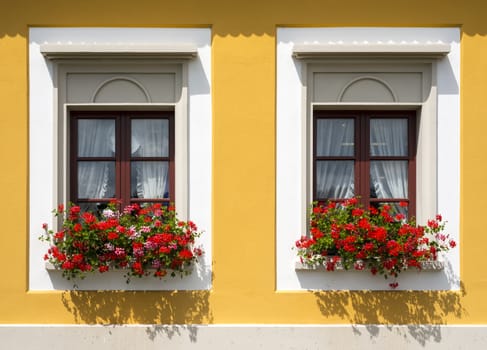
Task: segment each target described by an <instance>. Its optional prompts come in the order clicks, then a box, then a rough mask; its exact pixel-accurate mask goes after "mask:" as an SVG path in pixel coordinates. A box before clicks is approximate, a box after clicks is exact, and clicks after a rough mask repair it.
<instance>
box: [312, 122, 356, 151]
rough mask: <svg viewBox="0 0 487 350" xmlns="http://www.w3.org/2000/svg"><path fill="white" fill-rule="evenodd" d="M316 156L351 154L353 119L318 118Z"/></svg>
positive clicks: (352, 149)
mask: <svg viewBox="0 0 487 350" xmlns="http://www.w3.org/2000/svg"><path fill="white" fill-rule="evenodd" d="M316 155H317V156H325V157H326V156H353V155H354V120H353V119H318V120H317V122H316Z"/></svg>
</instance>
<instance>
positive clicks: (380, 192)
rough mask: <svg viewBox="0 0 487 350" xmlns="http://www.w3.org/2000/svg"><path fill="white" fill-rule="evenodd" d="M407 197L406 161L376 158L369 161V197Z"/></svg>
mask: <svg viewBox="0 0 487 350" xmlns="http://www.w3.org/2000/svg"><path fill="white" fill-rule="evenodd" d="M407 197H408V162H407V161H405V160H376V161H371V162H370V198H407Z"/></svg>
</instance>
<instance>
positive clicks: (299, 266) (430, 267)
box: [294, 256, 445, 272]
mask: <svg viewBox="0 0 487 350" xmlns="http://www.w3.org/2000/svg"><path fill="white" fill-rule="evenodd" d="M333 261H334V262H335V266H334V269H333V270H331V269H327V263H332V262H333ZM366 264H367V262H366V261H363V260H358V261H357V265H358V266H360V267H362V266H363V268H353V267H352V270H356V271H366V270H368V269H367V265H366ZM444 268H445V263H444V262H443V261H440V260H428V261H422V262H421V263H420V267H418V268H416V267H414V268H412V269H417V270H419V271H423V270H424V271H440V270H443V269H444ZM294 269H295V270H296V271H330V272H333V271H346V270H347V269H346V268H345V267H344V266H343V264H342V261H341V258H340V257H335V256H329V257H326V258H325V261H323V262H322V263H315V264H308V263H305V262H301V261H299V260H298V261H296V262H295V263H294Z"/></svg>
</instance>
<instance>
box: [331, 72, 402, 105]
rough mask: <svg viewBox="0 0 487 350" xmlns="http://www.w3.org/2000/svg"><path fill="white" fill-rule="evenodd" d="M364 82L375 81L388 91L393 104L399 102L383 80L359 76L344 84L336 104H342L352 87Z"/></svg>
mask: <svg viewBox="0 0 487 350" xmlns="http://www.w3.org/2000/svg"><path fill="white" fill-rule="evenodd" d="M364 80H372V81H375V82H377V83H379V84H380V85H382V86H384V87H385V88H386V90H387V91H389V93H390V94H391V96H392V100H393V102H399V99H398V98H397V95H396V93H395V92H394V90H393V89H392V87H391V86H390V85H389V84H388V83H387V82H386V81H385V80H382V79H380V78H377V77H374V76H372V75H366V76H361V77H358V78H354V79H352V80H350V81H349V82H348V83H347V84H345V86H344V87H343V89H342V91H340V94H339V95H338V102H343V101H342V100H343V96H344V95H345V93H346V92H347V91H348V90H349V89H350V88H351V87H352V86H353V85H355V84H356V83H358V82H359V81H364Z"/></svg>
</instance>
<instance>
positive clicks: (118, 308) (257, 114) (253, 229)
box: [0, 0, 487, 324]
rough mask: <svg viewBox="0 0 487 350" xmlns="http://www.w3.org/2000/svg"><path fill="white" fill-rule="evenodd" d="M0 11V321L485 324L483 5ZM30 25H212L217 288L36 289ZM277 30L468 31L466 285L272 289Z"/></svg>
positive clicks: (24, 5) (106, 5)
mask: <svg viewBox="0 0 487 350" xmlns="http://www.w3.org/2000/svg"><path fill="white" fill-rule="evenodd" d="M0 8H1V10H0V101H1V106H2V108H1V115H0V164H2V172H1V175H0V187H1V188H2V189H3V191H2V201H1V204H0V213H2V214H1V218H2V229H1V230H0V235H1V241H2V245H1V246H2V254H1V256H2V265H3V269H2V278H1V279H0V323H324V324H326V323H402V324H409V323H435V324H437V323H448V324H456V323H458V324H464V323H487V316H485V315H487V299H486V298H485V295H487V269H485V268H484V264H483V262H484V260H483V257H484V255H485V252H484V251H485V247H486V246H487V235H486V234H485V233H484V230H485V229H484V223H483V220H482V219H483V218H485V207H486V204H485V200H484V197H487V195H484V193H486V192H487V187H486V186H485V185H484V183H485V181H484V178H485V173H484V170H487V169H486V167H487V166H486V164H487V162H486V160H487V155H486V153H485V149H487V137H485V130H487V118H485V117H484V116H485V115H487V104H485V96H486V92H485V86H486V85H487V60H486V59H485V57H487V39H486V34H487V19H486V18H485V17H486V16H485V13H487V3H485V1H482V0H478V1H476V0H465V1H463V2H460V1H457V0H443V1H428V2H425V1H423V0H408V1H404V0H400V1H394V2H392V1H385V0H369V1H360V0H348V1H332V0H325V1H316V0H301V1H288V0H268V1H254V0H247V1H239V2H237V1H218V0H207V1H201V0H186V1H181V2H179V1H150V0H140V1H137V2H134V1H126V0H117V1H112V0H105V1H66V0H58V1H54V0H47V1H33V0H31V1H28V0H17V1H8V2H7V1H2V2H1V3H0ZM30 26H53V27H56V26H106V27H112V26H113V27H174V26H176V27H195V26H200V27H211V29H212V37H213V41H212V57H213V62H212V70H213V76H212V87H213V89H212V100H213V207H212V213H213V242H214V243H213V244H214V247H213V272H214V279H213V288H212V290H211V291H208V292H100V293H95V292H46V293H43V292H29V291H28V282H27V280H28V279H27V262H28V245H27V237H28V235H29V232H28V222H27V220H28V211H29V203H28V176H29V174H28V159H29V158H28V157H29V154H28V71H27V65H28V62H27V54H28V28H29V27H30ZM278 26H404V27H405V26H433V27H438V26H439V27H443V26H459V27H461V32H462V36H461V45H462V66H461V181H462V182H461V203H460V207H461V227H460V229H461V231H460V235H461V249H462V250H461V278H462V287H463V290H462V291H461V292H388V291H386V292H369V293H367V292H362V293H361V292H322V293H313V292H276V291H275V208H276V202H275V141H276V138H275V126H276V125H275V95H276V93H275V84H276V82H275V77H276V64H275V59H276V56H275V52H276V41H275V37H276V27H278ZM249 141H250V142H249ZM32 176H35V174H32ZM486 194H487V193H486Z"/></svg>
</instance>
